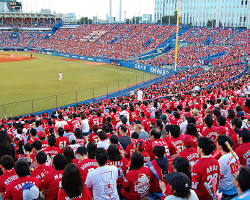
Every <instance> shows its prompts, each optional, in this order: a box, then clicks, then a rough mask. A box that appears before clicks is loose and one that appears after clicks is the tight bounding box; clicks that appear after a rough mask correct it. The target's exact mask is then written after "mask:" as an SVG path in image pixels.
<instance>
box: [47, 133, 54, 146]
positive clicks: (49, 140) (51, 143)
mask: <svg viewBox="0 0 250 200" xmlns="http://www.w3.org/2000/svg"><path fill="white" fill-rule="evenodd" d="M48 143H49V146H51V147H53V146H54V145H55V144H56V137H55V136H54V135H50V136H49V137H48Z"/></svg>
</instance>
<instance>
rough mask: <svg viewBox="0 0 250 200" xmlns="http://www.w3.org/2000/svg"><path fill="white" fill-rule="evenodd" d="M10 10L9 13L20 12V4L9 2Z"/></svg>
mask: <svg viewBox="0 0 250 200" xmlns="http://www.w3.org/2000/svg"><path fill="white" fill-rule="evenodd" d="M10 9H11V11H17V12H18V11H21V10H22V3H21V2H16V1H11V2H10Z"/></svg>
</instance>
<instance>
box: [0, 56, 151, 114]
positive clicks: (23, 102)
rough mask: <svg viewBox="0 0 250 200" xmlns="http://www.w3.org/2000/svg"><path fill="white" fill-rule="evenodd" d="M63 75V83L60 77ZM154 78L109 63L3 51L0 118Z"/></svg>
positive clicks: (89, 97)
mask: <svg viewBox="0 0 250 200" xmlns="http://www.w3.org/2000/svg"><path fill="white" fill-rule="evenodd" d="M59 72H62V80H61V81H59V80H58V74H59ZM150 78H154V76H153V75H151V74H150V73H144V72H141V71H138V70H133V69H128V68H124V67H118V66H113V65H110V64H107V63H95V62H89V61H83V60H74V59H67V58H66V59H65V58H62V57H56V56H49V55H42V54H34V53H33V55H32V59H31V56H30V53H26V52H0V80H1V84H0V91H1V97H0V117H9V116H18V115H23V114H29V113H32V112H38V111H42V110H46V109H50V108H55V107H59V106H63V105H67V104H71V103H75V102H79V101H83V100H87V99H91V98H93V97H98V96H101V95H104V94H107V93H111V92H114V91H117V90H120V89H122V88H125V87H128V86H131V85H133V84H136V83H139V82H142V81H145V80H148V79H150Z"/></svg>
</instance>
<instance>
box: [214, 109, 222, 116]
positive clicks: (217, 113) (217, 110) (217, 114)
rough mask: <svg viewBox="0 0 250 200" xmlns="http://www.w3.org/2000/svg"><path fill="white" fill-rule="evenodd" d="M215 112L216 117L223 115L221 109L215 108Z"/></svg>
mask: <svg viewBox="0 0 250 200" xmlns="http://www.w3.org/2000/svg"><path fill="white" fill-rule="evenodd" d="M213 114H214V115H215V116H216V117H219V116H221V112H220V110H219V109H214V110H213Z"/></svg>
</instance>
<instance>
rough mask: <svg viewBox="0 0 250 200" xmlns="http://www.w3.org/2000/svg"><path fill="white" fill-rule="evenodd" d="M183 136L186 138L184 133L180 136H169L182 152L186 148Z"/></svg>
mask: <svg viewBox="0 0 250 200" xmlns="http://www.w3.org/2000/svg"><path fill="white" fill-rule="evenodd" d="M183 138H184V135H180V136H179V137H178V138H169V139H167V140H169V141H170V142H173V144H174V145H175V146H176V148H177V149H178V151H179V152H181V151H182V150H183V149H184V147H183ZM176 153H177V152H176Z"/></svg>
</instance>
